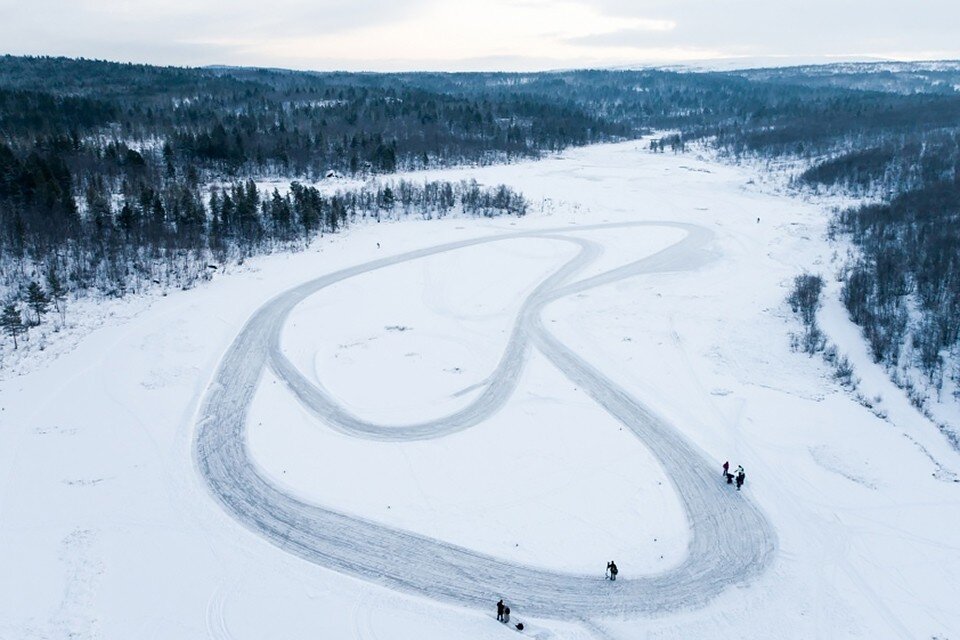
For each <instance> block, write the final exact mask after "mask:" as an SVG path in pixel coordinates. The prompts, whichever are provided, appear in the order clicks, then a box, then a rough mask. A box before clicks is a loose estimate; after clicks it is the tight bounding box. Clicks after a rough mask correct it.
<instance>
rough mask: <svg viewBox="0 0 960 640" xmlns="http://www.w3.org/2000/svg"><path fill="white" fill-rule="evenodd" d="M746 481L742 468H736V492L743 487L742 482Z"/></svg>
mask: <svg viewBox="0 0 960 640" xmlns="http://www.w3.org/2000/svg"><path fill="white" fill-rule="evenodd" d="M746 479H747V474H746V473H744V471H743V467H737V491H740V487H742V486H743V481H744V480H746Z"/></svg>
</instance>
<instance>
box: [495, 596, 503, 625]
mask: <svg viewBox="0 0 960 640" xmlns="http://www.w3.org/2000/svg"><path fill="white" fill-rule="evenodd" d="M503 609H504V606H503V598H500V602H498V603H497V620H500V621H501V622H502V621H503Z"/></svg>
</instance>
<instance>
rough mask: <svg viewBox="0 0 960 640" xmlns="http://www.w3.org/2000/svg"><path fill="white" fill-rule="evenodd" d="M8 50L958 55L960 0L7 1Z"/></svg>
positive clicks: (383, 63) (643, 58)
mask: <svg viewBox="0 0 960 640" xmlns="http://www.w3.org/2000/svg"><path fill="white" fill-rule="evenodd" d="M0 53H12V54H44V55H66V56H84V57H88V58H105V59H110V60H122V61H136V62H149V63H156V64H174V65H207V64H230V65H250V66H270V67H288V68H296V69H345V70H373V71H393V70H405V69H427V70H481V69H483V70H486V69H502V70H531V69H556V68H568V67H586V66H616V65H628V64H647V63H655V64H662V63H673V62H684V61H695V60H696V61H700V60H712V59H719V58H740V57H743V58H752V59H756V58H762V59H765V60H764V61H765V62H769V61H770V59H771V58H773V57H782V58H783V59H784V60H786V61H807V60H811V61H812V60H818V59H821V58H823V59H831V58H834V59H835V58H840V59H850V58H858V59H859V58H895V59H907V60H917V59H942V58H960V0H913V2H906V1H905V0H870V1H867V0H482V1H481V0H477V1H471V0H393V1H386V0H231V1H224V0H219V1H217V0H162V1H161V0H139V1H136V2H135V1H129V0H0Z"/></svg>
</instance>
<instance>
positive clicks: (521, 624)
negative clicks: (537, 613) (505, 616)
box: [515, 622, 523, 631]
mask: <svg viewBox="0 0 960 640" xmlns="http://www.w3.org/2000/svg"><path fill="white" fill-rule="evenodd" d="M515 626H516V627H517V631H523V623H522V622H518V623H517V624H516V625H515Z"/></svg>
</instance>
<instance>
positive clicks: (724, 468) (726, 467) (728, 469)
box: [723, 460, 730, 478]
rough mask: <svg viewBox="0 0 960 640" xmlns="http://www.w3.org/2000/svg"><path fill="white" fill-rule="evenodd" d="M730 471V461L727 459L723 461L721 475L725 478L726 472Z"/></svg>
mask: <svg viewBox="0 0 960 640" xmlns="http://www.w3.org/2000/svg"><path fill="white" fill-rule="evenodd" d="M729 472H730V461H729V460H727V461H726V462H724V463H723V477H724V478H726V477H727V474H728V473H729Z"/></svg>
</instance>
